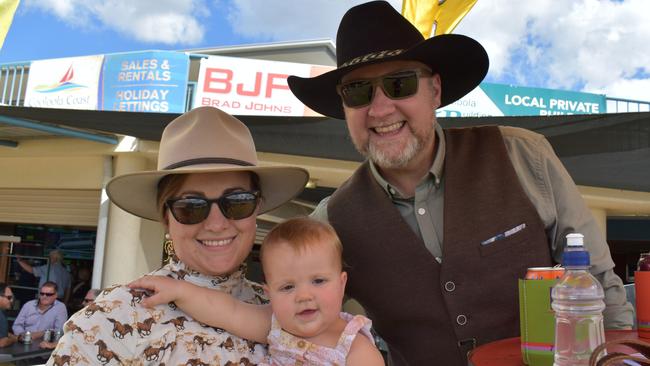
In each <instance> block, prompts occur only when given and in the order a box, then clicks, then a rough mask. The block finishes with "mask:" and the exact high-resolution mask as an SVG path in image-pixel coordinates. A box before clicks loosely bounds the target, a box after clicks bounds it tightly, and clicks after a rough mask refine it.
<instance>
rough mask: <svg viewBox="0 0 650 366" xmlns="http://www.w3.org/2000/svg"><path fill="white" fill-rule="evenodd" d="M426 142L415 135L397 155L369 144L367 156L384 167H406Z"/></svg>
mask: <svg viewBox="0 0 650 366" xmlns="http://www.w3.org/2000/svg"><path fill="white" fill-rule="evenodd" d="M423 145H424V142H423V141H422V139H419V138H418V137H416V136H413V137H412V138H411V139H410V140H409V141H408V143H407V144H406V147H404V150H402V153H401V154H399V155H397V156H389V155H387V154H385V153H384V151H383V150H382V149H381V148H377V147H376V146H375V145H373V144H369V146H368V149H367V153H366V154H365V155H366V157H369V158H370V160H372V161H373V162H374V163H375V164H377V166H379V167H380V168H384V169H396V168H404V167H405V166H406V165H407V164H408V163H409V162H410V161H411V159H413V158H414V157H415V156H416V155H417V153H419V152H420V151H421V150H422V147H423Z"/></svg>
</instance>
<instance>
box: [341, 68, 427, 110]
mask: <svg viewBox="0 0 650 366" xmlns="http://www.w3.org/2000/svg"><path fill="white" fill-rule="evenodd" d="M429 74H430V73H429V72H428V71H424V70H419V69H418V70H404V71H399V72H395V73H392V74H388V75H383V76H379V77H376V78H372V79H359V80H350V81H346V82H344V83H341V84H339V85H337V86H336V91H337V92H338V93H339V95H340V96H341V99H342V100H343V103H345V105H346V106H348V107H350V108H361V107H365V106H367V105H368V104H370V102H372V98H373V97H374V95H375V85H379V87H380V88H381V89H382V90H383V91H384V94H386V96H387V97H389V98H390V99H404V98H408V97H410V96H413V95H415V93H417V92H418V79H419V78H420V76H422V75H425V76H428V75H429Z"/></svg>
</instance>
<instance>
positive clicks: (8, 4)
mask: <svg viewBox="0 0 650 366" xmlns="http://www.w3.org/2000/svg"><path fill="white" fill-rule="evenodd" d="M19 2H20V0H0V49H2V45H3V44H4V43H5V37H6V36H7V32H8V31H9V27H10V26H11V22H12V21H13V20H14V14H15V13H16V8H17V7H18V3H19Z"/></svg>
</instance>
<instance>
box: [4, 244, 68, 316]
mask: <svg viewBox="0 0 650 366" xmlns="http://www.w3.org/2000/svg"><path fill="white" fill-rule="evenodd" d="M48 257H49V258H50V262H49V263H47V264H44V265H41V266H32V265H31V264H29V263H28V262H27V261H26V260H24V259H22V258H20V257H18V258H17V261H18V264H19V265H20V267H21V268H22V269H24V270H25V271H27V272H29V273H31V274H33V275H34V276H36V277H38V278H39V281H38V287H41V286H43V284H44V283H45V282H46V281H51V282H54V283H56V284H57V287H58V290H57V298H58V299H59V300H60V301H62V302H63V303H66V304H67V303H68V301H69V300H70V283H71V276H70V272H68V270H67V269H66V268H65V266H64V265H63V253H62V252H61V251H60V250H58V249H54V250H51V251H50V253H49V254H48Z"/></svg>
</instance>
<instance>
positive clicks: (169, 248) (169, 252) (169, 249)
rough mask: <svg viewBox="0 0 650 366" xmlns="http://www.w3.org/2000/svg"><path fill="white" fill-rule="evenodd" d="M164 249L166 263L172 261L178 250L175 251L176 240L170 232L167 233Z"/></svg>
mask: <svg viewBox="0 0 650 366" xmlns="http://www.w3.org/2000/svg"><path fill="white" fill-rule="evenodd" d="M163 250H164V251H165V257H166V258H165V260H164V262H165V263H171V262H172V260H175V259H176V252H175V251H174V242H173V241H172V239H171V236H169V233H166V234H165V241H164V242H163Z"/></svg>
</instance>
